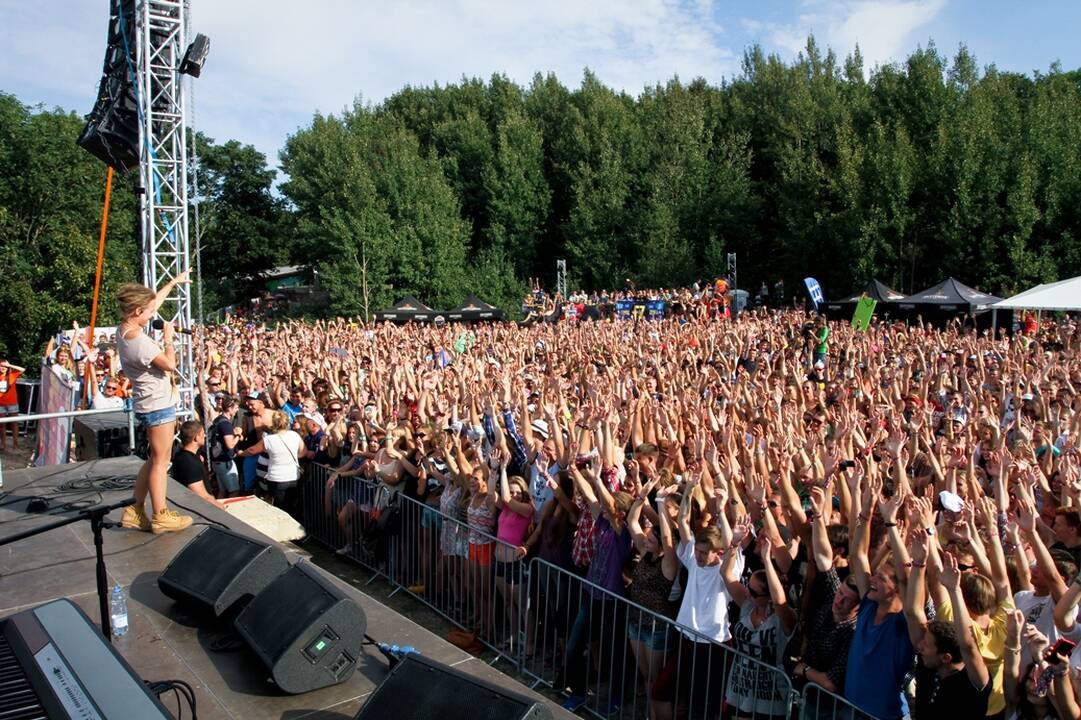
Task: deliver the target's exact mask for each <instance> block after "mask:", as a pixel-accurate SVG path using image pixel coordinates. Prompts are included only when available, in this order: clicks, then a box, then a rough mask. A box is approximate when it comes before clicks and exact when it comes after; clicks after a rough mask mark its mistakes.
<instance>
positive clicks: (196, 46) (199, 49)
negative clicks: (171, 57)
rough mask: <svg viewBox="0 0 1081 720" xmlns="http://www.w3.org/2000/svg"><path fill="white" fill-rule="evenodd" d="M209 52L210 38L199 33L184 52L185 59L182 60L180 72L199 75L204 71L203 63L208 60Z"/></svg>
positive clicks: (193, 75) (194, 75)
mask: <svg viewBox="0 0 1081 720" xmlns="http://www.w3.org/2000/svg"><path fill="white" fill-rule="evenodd" d="M209 53H210V38H208V37H207V36H206V35H203V34H202V33H199V34H198V35H196V36H195V39H194V40H192V41H191V45H188V49H187V51H186V52H185V53H184V59H183V60H182V61H181V62H180V74H181V75H191V76H192V77H199V74H200V73H201V72H203V63H204V62H206V56H207V55H208V54H209Z"/></svg>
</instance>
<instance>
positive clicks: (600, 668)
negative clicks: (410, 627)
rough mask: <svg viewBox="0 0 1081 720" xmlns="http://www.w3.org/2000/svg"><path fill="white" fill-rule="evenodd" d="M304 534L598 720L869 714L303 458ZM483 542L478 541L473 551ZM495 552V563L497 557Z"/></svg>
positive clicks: (429, 509)
mask: <svg viewBox="0 0 1081 720" xmlns="http://www.w3.org/2000/svg"><path fill="white" fill-rule="evenodd" d="M299 497H300V512H301V516H302V518H301V519H302V522H303V524H304V527H305V528H306V530H307V533H308V536H309V537H310V538H312V539H313V540H315V541H316V542H319V543H320V544H322V545H324V546H326V547H328V548H333V549H335V550H336V551H337V552H338V554H340V555H342V556H344V557H347V558H349V559H351V560H353V561H355V562H357V563H358V564H360V565H362V566H364V567H365V568H366V569H368V570H369V571H371V572H372V573H373V576H372V578H371V580H369V582H374V581H375V580H376V579H378V578H380V577H382V578H384V579H385V580H386V581H387V582H388V583H389V584H390V585H391V586H392V587H393V591H392V594H394V593H398V592H406V593H409V594H410V595H412V596H414V597H415V598H416V599H417V600H419V601H420V602H423V603H424V604H426V605H427V606H428V607H430V608H431V609H432V610H433V611H434V612H436V613H438V614H439V615H440V616H442V617H443V618H444V619H446V620H447V621H449V622H450V623H452V624H454V625H455V626H457V627H458V628H459V630H458V631H456V632H457V634H458V636H457V637H456V638H453V640H454V641H455V642H456V643H457V644H459V645H462V646H464V647H467V648H468V649H470V650H472V651H474V652H477V653H481V652H485V651H487V653H486V654H490V655H491V657H493V658H494V661H493V662H495V661H504V662H506V663H508V664H510V665H512V666H513V667H514V668H515V669H516V670H517V672H518V674H519V676H520V677H521V678H523V679H524V680H525V681H527V682H531V683H532V685H533V687H535V688H542V687H543V688H546V689H549V690H551V691H552V692H554V693H557V694H560V695H561V696H562V695H565V694H568V693H573V694H576V695H581V696H584V698H585V702H584V704H583V705H582V707H581V708H580V710H581V711H585V712H588V713H589V714H591V715H593V716H595V717H603V718H614V717H619V718H645V717H649V718H665V717H672V718H688V719H696V718H702V719H703V720H704V719H705V718H710V719H711V720H712V719H715V718H719V717H721V713H722V710H721V708H722V705H723V706H724V707H725V708H726V709H727V712H726V714H725V717H728V716H729V715H728V713H731V712H734V711H737V708H738V716H739V717H745V718H766V717H771V718H792V717H796V718H807V719H808V720H833V719H834V718H844V719H845V720H849V719H850V720H865V719H867V720H873V718H871V716H869V715H867V714H865V713H862V712H861V711H860V710H859V709H858V708H855V707H854V706H852V705H851V704H849V703H848V702H846V701H845V700H844V699H843V698H841V697H839V696H837V695H834V694H832V693H829V692H827V691H826V690H825V689H823V688H820V687H819V686H817V685H807V686H806V687H805V688H804V690H803V692H802V693H797V692H796V691H795V690H794V688H793V687H792V684H791V681H790V680H789V678H788V676H787V674H786V673H785V671H784V669H783V668H779V667H775V666H774V665H771V664H768V663H766V662H763V661H762V660H759V659H757V658H754V657H751V656H750V655H747V654H745V653H741V652H739V651H737V650H736V649H735V648H733V647H729V646H728V645H726V644H719V643H715V642H712V641H710V640H709V639H707V638H705V637H702V636H699V635H697V634H696V633H695V632H694V631H693V630H691V629H690V628H687V627H684V626H682V625H679V624H678V623H676V622H675V619H674V618H672V617H668V616H666V615H662V614H659V613H656V612H653V611H651V610H649V609H647V608H645V607H642V606H640V605H637V604H635V603H633V602H631V601H629V600H628V599H626V598H624V597H621V596H618V595H616V594H614V593H612V592H610V591H608V590H605V589H604V588H602V587H600V586H598V585H595V584H593V583H591V582H589V581H587V580H585V579H584V578H582V577H581V576H579V575H578V574H577V573H575V572H574V571H573V570H572V569H568V568H562V567H558V566H556V565H553V564H551V563H549V562H546V561H544V560H542V559H540V558H532V559H530V560H528V562H527V561H526V560H524V559H523V560H517V559H516V557H517V554H516V551H517V548H514V547H512V546H510V545H508V544H507V543H504V542H502V541H500V540H499V539H498V538H496V537H494V536H492V535H490V534H487V533H480V532H479V531H477V530H475V529H473V528H471V527H470V526H469V525H468V523H467V522H466V521H465V520H463V519H462V518H463V517H464V514H463V515H462V516H459V517H451V516H448V515H447V514H444V513H442V512H440V510H439V507H438V505H437V504H435V503H434V502H433V503H432V504H430V505H429V504H425V503H423V502H419V501H418V500H416V499H414V498H411V497H408V496H405V495H403V494H397V495H391V494H389V493H388V491H387V490H386V489H385V488H381V487H380V486H379V484H378V483H373V482H371V481H367V480H362V479H359V478H336V479H335V480H334V482H333V483H332V482H331V470H330V469H329V468H327V467H325V466H321V465H311V466H310V467H309V468H308V471H307V474H306V477H305V479H304V480H303V481H302V482H301V487H300V494H299ZM483 548H488V549H483ZM497 563H498V564H497Z"/></svg>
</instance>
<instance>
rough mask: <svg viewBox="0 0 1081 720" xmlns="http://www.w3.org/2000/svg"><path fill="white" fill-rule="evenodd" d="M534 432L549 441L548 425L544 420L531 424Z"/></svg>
mask: <svg viewBox="0 0 1081 720" xmlns="http://www.w3.org/2000/svg"><path fill="white" fill-rule="evenodd" d="M531 427H532V428H533V432H535V433H537V434H539V435H540V436H541V437H542V438H544V439H545V440H547V439H548V423H547V422H545V421H544V420H534V421H533V422H532V424H531Z"/></svg>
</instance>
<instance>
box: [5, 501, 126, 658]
mask: <svg viewBox="0 0 1081 720" xmlns="http://www.w3.org/2000/svg"><path fill="white" fill-rule="evenodd" d="M133 502H134V500H132V499H131V498H128V499H127V500H121V501H120V502H115V503H111V504H109V505H96V506H94V507H92V508H87V509H85V510H80V511H79V512H77V513H76V514H74V515H72V516H70V517H66V518H64V519H62V520H57V521H56V522H52V523H49V524H47V525H42V526H40V527H36V528H32V529H30V530H24V531H23V532H20V533H15V534H14V535H9V536H8V537H5V538H0V546H3V545H7V544H9V543H13V542H18V541H19V540H25V539H26V538H29V537H34V536H35V535H41V534H42V533H47V532H49V531H50V530H56V529H57V528H62V527H64V526H65V525H71V524H73V523H77V522H79V521H81V520H89V521H90V528H91V530H92V531H93V533H94V554H95V555H96V556H97V564H96V566H95V575H96V576H97V585H98V609H99V611H100V612H101V631H102V633H103V634H104V635H105V641H106V642H109V643H111V642H112V641H113V631H112V621H111V618H110V613H109V580H108V576H107V575H106V574H105V553H104V537H103V536H102V530H104V529H105V528H107V527H112V526H113V525H114V524H115V523H110V522H106V521H105V516H106V515H108V514H109V513H110V512H112V511H113V510H117V509H119V508H123V507H127V506H128V505H131V504H133Z"/></svg>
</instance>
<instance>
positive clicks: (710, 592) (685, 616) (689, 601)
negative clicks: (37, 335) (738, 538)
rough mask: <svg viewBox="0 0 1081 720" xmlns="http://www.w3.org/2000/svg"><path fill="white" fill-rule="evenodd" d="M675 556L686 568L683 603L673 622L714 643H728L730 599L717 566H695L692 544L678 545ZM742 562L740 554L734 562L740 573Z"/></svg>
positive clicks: (683, 543)
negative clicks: (685, 586) (685, 589)
mask: <svg viewBox="0 0 1081 720" xmlns="http://www.w3.org/2000/svg"><path fill="white" fill-rule="evenodd" d="M677 554H678V555H679V561H680V562H682V563H683V567H685V568H687V591H686V593H685V594H684V595H683V603H682V604H681V605H680V606H679V615H678V616H677V617H676V622H678V623H679V624H680V625H686V626H687V627H689V628H691V629H692V630H696V631H698V633H699V634H700V635H704V636H706V637H707V638H711V639H713V640H715V641H717V642H724V641H726V640H728V639H729V638H730V637H732V633H731V631H730V630H729V629H728V603H730V602H731V601H732V598H731V596H729V594H728V588H727V587H725V584H724V578H723V577H722V576H721V565H719V564H718V565H710V566H708V567H699V566H698V563H697V562H696V561H695V559H694V543H693V542H689V543H685V542H681V543H680V544H679V549H678V551H677ZM722 562H723V561H722ZM743 563H744V560H743V554H742V553H741V554H740V556H739V559H738V560H737V561H736V564H737V565H738V566H739V571H740V573H741V574H742V572H743ZM684 635H687V637H690V638H691V639H692V640H694V641H696V642H706V641H705V640H703V639H702V638H700V637H697V636H691V635H690V634H688V633H686V632H684Z"/></svg>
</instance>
